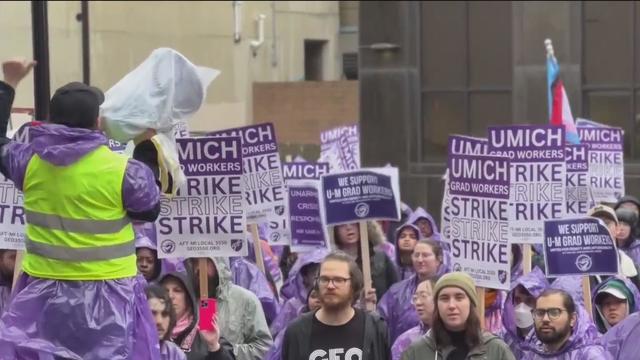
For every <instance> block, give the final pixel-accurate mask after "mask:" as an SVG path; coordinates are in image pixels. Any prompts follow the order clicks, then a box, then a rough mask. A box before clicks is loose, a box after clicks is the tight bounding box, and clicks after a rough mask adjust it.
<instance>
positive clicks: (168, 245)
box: [156, 137, 248, 258]
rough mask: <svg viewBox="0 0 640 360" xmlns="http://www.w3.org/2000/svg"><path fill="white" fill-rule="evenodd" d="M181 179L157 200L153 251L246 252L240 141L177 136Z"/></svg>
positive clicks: (164, 254)
mask: <svg viewBox="0 0 640 360" xmlns="http://www.w3.org/2000/svg"><path fill="white" fill-rule="evenodd" d="M176 144H177V147H178V155H179V158H180V166H181V167H182V168H183V171H184V174H185V176H186V181H185V183H184V184H183V185H182V186H181V187H180V189H179V190H178V192H177V195H176V196H175V197H173V198H166V197H164V198H162V199H161V200H160V216H159V218H158V221H157V226H156V232H157V238H158V257H160V258H166V257H209V256H246V255H247V253H248V251H247V243H246V240H245V231H246V224H245V214H244V208H243V205H244V203H243V197H244V193H245V192H244V182H243V177H242V174H243V172H242V145H241V144H242V142H241V139H240V138H239V137H215V138H214V137H202V138H183V139H177V140H176Z"/></svg>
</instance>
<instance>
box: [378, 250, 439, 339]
mask: <svg viewBox="0 0 640 360" xmlns="http://www.w3.org/2000/svg"><path fill="white" fill-rule="evenodd" d="M411 258H412V261H413V268H414V270H415V275H413V276H412V277H410V278H408V279H407V280H404V281H401V282H399V283H397V284H394V285H393V286H392V287H391V288H390V289H389V291H387V293H386V294H384V296H383V297H382V299H380V302H379V303H378V313H379V314H380V316H382V318H383V319H385V321H386V322H387V327H388V328H389V339H391V342H394V341H395V340H396V339H397V338H398V336H400V334H402V333H403V332H405V331H407V330H409V329H411V328H412V327H414V326H417V325H418V324H419V323H420V319H419V317H418V315H417V314H416V313H415V311H412V310H413V309H412V306H411V298H412V296H413V294H414V293H415V291H416V288H417V286H418V283H420V282H422V281H425V280H433V281H435V280H437V278H438V273H439V270H440V268H441V267H442V248H441V247H440V245H439V244H438V243H436V242H435V241H432V240H420V241H419V242H418V243H417V244H416V245H415V246H414V249H413V254H412V256H411Z"/></svg>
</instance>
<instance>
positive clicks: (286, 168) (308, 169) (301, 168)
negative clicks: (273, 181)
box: [282, 162, 329, 181]
mask: <svg viewBox="0 0 640 360" xmlns="http://www.w3.org/2000/svg"><path fill="white" fill-rule="evenodd" d="M282 173H283V175H284V179H285V181H286V180H303V179H307V180H314V179H315V180H319V179H320V177H321V176H322V175H324V174H328V173H329V163H323V162H318V163H311V162H286V163H284V164H282Z"/></svg>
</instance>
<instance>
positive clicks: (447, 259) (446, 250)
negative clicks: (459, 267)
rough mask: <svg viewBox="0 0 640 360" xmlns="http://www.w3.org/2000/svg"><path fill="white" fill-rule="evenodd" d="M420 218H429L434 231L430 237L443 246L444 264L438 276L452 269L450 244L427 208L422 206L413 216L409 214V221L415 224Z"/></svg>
mask: <svg viewBox="0 0 640 360" xmlns="http://www.w3.org/2000/svg"><path fill="white" fill-rule="evenodd" d="M420 219H427V220H428V221H429V223H430V224H431V232H432V233H433V234H431V236H430V237H429V239H431V240H433V241H435V242H437V243H438V244H440V247H442V265H444V266H441V267H440V271H439V272H438V276H442V275H444V274H446V273H448V272H449V271H451V263H452V260H451V250H450V246H449V244H448V243H446V242H445V241H444V240H443V239H442V236H441V235H440V232H439V231H438V225H437V223H436V222H435V220H433V216H431V214H429V213H428V212H427V211H426V210H425V209H423V208H421V207H418V208H416V210H415V211H414V212H413V213H412V214H411V216H409V219H408V220H407V223H410V224H414V225H415V224H416V222H418V220H420ZM421 238H422V236H421Z"/></svg>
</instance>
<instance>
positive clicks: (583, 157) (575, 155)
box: [566, 145, 591, 215]
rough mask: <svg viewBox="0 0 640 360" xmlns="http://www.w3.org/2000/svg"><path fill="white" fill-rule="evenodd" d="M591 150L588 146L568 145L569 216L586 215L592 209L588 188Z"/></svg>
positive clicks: (567, 195) (567, 194)
mask: <svg viewBox="0 0 640 360" xmlns="http://www.w3.org/2000/svg"><path fill="white" fill-rule="evenodd" d="M588 156H589V148H588V147H587V146H586V145H567V148H566V163H567V189H566V191H567V192H566V199H567V215H584V214H586V213H587V211H588V210H589V208H590V207H591V200H590V197H589V194H590V190H589V186H588V181H587V180H588V178H587V176H588V173H589V158H588Z"/></svg>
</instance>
